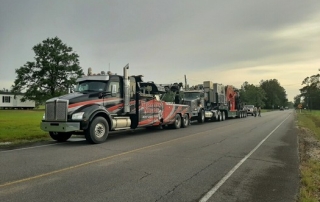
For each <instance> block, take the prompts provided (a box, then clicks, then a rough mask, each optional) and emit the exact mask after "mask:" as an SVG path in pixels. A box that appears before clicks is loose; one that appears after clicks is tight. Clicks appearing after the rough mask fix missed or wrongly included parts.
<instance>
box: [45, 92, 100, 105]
mask: <svg viewBox="0 0 320 202" xmlns="http://www.w3.org/2000/svg"><path fill="white" fill-rule="evenodd" d="M99 94H100V92H90V93H80V92H74V93H70V94H66V95H62V96H60V97H54V98H51V99H50V100H48V101H53V100H56V99H64V100H69V104H74V103H79V102H84V101H89V100H94V99H98V97H99Z"/></svg>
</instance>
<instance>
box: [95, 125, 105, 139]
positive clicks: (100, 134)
mask: <svg viewBox="0 0 320 202" xmlns="http://www.w3.org/2000/svg"><path fill="white" fill-rule="evenodd" d="M105 132H106V129H105V127H104V125H103V124H102V123H98V124H97V125H96V127H95V128H94V135H95V136H96V137H97V138H101V137H103V136H104V134H105Z"/></svg>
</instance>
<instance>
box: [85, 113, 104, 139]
mask: <svg viewBox="0 0 320 202" xmlns="http://www.w3.org/2000/svg"><path fill="white" fill-rule="evenodd" d="M108 134H109V125H108V122H107V120H106V119H105V118H103V117H96V118H94V119H93V121H92V122H91V124H90V126H89V128H88V129H87V130H86V131H85V138H86V140H87V141H88V142H90V143H93V144H99V143H102V142H104V141H106V139H107V137H108Z"/></svg>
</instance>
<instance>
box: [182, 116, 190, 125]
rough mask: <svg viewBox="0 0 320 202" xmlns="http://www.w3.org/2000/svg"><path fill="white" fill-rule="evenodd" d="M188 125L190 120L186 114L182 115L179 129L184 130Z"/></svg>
mask: <svg viewBox="0 0 320 202" xmlns="http://www.w3.org/2000/svg"><path fill="white" fill-rule="evenodd" d="M189 124H190V119H189V115H188V114H184V115H183V117H182V122H181V127H182V128H186V127H188V125H189Z"/></svg>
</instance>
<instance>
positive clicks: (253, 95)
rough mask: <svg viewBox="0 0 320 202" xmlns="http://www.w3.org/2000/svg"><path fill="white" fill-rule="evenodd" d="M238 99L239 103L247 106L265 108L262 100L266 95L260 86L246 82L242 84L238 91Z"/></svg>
mask: <svg viewBox="0 0 320 202" xmlns="http://www.w3.org/2000/svg"><path fill="white" fill-rule="evenodd" d="M240 97H241V101H242V102H243V103H246V104H247V105H249V104H252V105H255V106H260V107H262V108H263V107H265V103H264V102H263V100H264V99H265V97H266V93H265V92H264V90H263V89H262V88H261V87H260V86H255V85H253V84H249V83H248V82H247V81H246V82H244V83H243V84H242V86H241V89H240Z"/></svg>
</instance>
